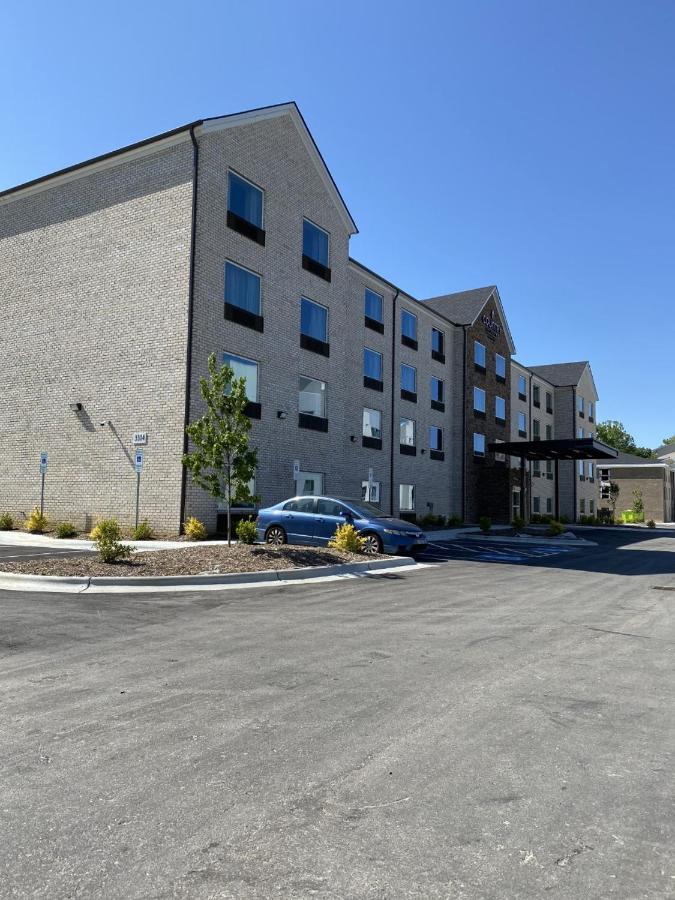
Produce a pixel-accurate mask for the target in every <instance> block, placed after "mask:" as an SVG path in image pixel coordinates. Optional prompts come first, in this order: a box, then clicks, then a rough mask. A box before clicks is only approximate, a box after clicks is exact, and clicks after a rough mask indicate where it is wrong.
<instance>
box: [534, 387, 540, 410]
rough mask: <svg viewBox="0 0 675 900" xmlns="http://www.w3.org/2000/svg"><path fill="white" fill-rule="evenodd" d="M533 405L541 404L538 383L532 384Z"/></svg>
mask: <svg viewBox="0 0 675 900" xmlns="http://www.w3.org/2000/svg"><path fill="white" fill-rule="evenodd" d="M532 406H536V407H537V408H539V407H540V406H541V396H540V391H539V385H538V384H533V385H532Z"/></svg>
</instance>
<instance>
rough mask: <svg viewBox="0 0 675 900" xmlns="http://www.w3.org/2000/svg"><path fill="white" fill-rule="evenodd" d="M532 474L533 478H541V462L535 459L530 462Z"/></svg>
mask: <svg viewBox="0 0 675 900" xmlns="http://www.w3.org/2000/svg"><path fill="white" fill-rule="evenodd" d="M532 474H533V476H534V477H535V478H540V477H541V461H540V460H538V459H535V460H533V462H532Z"/></svg>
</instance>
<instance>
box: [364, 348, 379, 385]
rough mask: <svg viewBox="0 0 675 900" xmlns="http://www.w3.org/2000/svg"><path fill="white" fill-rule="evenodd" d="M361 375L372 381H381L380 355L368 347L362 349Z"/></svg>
mask: <svg viewBox="0 0 675 900" xmlns="http://www.w3.org/2000/svg"><path fill="white" fill-rule="evenodd" d="M363 374H364V376H365V377H366V378H370V379H372V380H373V381H379V382H381V381H382V354H381V353H378V352H377V350H371V349H370V347H364V349H363Z"/></svg>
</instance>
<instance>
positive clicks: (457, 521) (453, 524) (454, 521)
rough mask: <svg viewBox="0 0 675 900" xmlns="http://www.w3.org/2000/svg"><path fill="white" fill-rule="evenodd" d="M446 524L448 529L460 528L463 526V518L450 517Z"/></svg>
mask: <svg viewBox="0 0 675 900" xmlns="http://www.w3.org/2000/svg"><path fill="white" fill-rule="evenodd" d="M445 524H446V525H447V526H448V528H459V526H460V525H461V524H462V517H461V516H448V518H447V519H446V522H445Z"/></svg>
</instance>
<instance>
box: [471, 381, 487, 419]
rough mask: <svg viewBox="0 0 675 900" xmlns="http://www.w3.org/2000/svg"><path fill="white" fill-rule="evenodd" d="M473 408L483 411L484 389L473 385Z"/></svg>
mask: <svg viewBox="0 0 675 900" xmlns="http://www.w3.org/2000/svg"><path fill="white" fill-rule="evenodd" d="M473 408H474V410H475V411H476V412H480V413H484V412H485V391H484V390H483V388H479V387H475V388H474V389H473Z"/></svg>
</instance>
